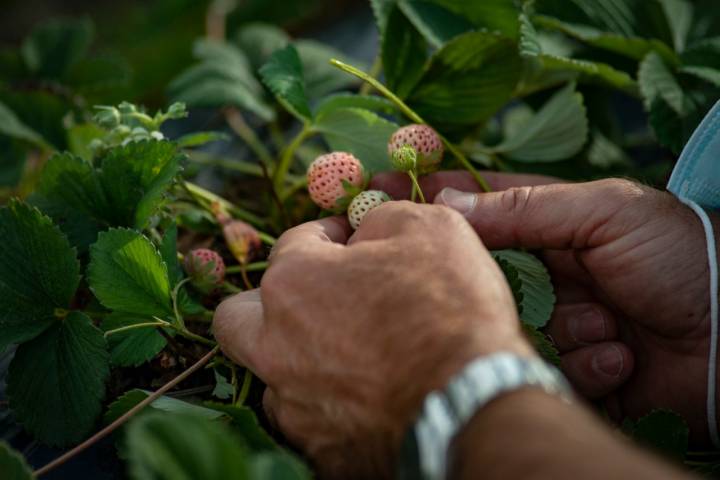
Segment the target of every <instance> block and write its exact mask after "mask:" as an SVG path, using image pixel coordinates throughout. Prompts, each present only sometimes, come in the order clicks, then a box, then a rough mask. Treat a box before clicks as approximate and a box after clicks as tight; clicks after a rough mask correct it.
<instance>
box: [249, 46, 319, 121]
mask: <svg viewBox="0 0 720 480" xmlns="http://www.w3.org/2000/svg"><path fill="white" fill-rule="evenodd" d="M260 75H261V76H262V79H263V82H264V83H265V85H266V86H267V87H268V88H269V89H270V91H271V92H273V94H274V95H275V97H276V98H277V99H278V101H279V102H280V103H281V104H282V105H283V107H285V108H286V109H287V110H288V111H289V112H290V113H292V114H293V115H295V116H296V117H297V118H298V119H299V120H301V121H307V120H310V119H311V118H312V113H311V112H310V105H309V104H308V99H307V95H306V93H305V79H304V75H303V66H302V62H301V61H300V55H299V54H298V51H297V49H296V48H295V47H294V46H292V45H288V46H287V47H285V48H283V49H281V50H278V51H277V52H275V53H273V54H272V56H271V57H270V60H268V62H267V63H266V64H265V65H263V66H262V68H260Z"/></svg>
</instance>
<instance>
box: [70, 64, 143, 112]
mask: <svg viewBox="0 0 720 480" xmlns="http://www.w3.org/2000/svg"><path fill="white" fill-rule="evenodd" d="M131 80H132V70H131V67H130V65H129V64H128V63H127V62H126V61H125V60H124V59H122V58H118V57H114V56H102V57H95V58H86V59H83V60H81V61H80V62H78V63H77V64H76V65H75V66H73V67H72V68H71V69H70V71H69V72H68V73H67V74H66V75H65V78H64V83H66V84H68V85H71V86H72V87H73V89H74V90H75V91H76V92H77V93H80V94H82V95H85V96H92V97H91V98H90V99H89V100H90V101H92V100H94V99H97V100H101V101H103V102H108V98H117V92H116V91H117V90H122V89H123V88H124V87H127V86H128V84H129V83H130V81H131ZM113 90H115V91H113Z"/></svg>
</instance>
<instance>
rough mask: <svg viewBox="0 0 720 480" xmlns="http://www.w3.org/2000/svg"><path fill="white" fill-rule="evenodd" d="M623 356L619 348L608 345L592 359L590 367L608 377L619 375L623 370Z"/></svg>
mask: <svg viewBox="0 0 720 480" xmlns="http://www.w3.org/2000/svg"><path fill="white" fill-rule="evenodd" d="M623 363H624V362H623V356H622V352H620V349H619V348H617V347H616V346H615V345H610V346H609V347H607V348H606V349H605V350H603V351H602V352H600V353H598V354H597V355H595V357H593V359H592V368H593V370H595V371H596V372H597V373H601V374H603V375H607V376H609V377H619V376H620V373H622V370H623Z"/></svg>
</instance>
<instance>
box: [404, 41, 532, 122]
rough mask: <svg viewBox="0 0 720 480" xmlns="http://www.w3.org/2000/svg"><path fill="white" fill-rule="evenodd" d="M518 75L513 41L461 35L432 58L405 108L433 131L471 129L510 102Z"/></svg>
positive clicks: (516, 53) (517, 63) (517, 62)
mask: <svg viewBox="0 0 720 480" xmlns="http://www.w3.org/2000/svg"><path fill="white" fill-rule="evenodd" d="M520 73H521V61H520V56H519V54H518V51H517V46H516V45H515V44H514V43H513V42H512V41H510V40H508V39H507V38H505V37H502V36H500V35H497V34H494V33H489V32H472V33H466V34H464V35H461V36H459V37H456V38H455V39H453V40H452V41H450V42H449V43H447V44H446V45H445V46H444V47H443V48H442V49H441V50H439V51H438V52H437V53H436V54H435V55H434V56H433V58H432V59H431V60H430V63H429V64H428V66H427V71H426V73H425V74H424V75H423V78H422V80H421V82H420V84H419V85H418V86H417V87H416V88H415V89H414V90H413V92H412V94H411V95H410V96H409V98H408V103H409V104H410V107H411V108H413V109H414V110H415V111H416V112H417V113H418V114H419V115H420V116H421V117H423V118H424V119H425V120H426V121H427V122H428V123H430V124H432V125H438V126H444V127H445V128H447V129H451V128H452V127H457V126H468V125H476V124H479V123H482V122H485V121H487V120H488V119H489V118H491V117H492V116H493V115H495V114H496V113H497V111H498V110H499V109H500V108H502V107H503V106H504V105H505V104H506V103H507V102H508V101H510V100H511V99H512V96H513V92H514V91H515V86H516V84H517V82H518V80H519V78H520Z"/></svg>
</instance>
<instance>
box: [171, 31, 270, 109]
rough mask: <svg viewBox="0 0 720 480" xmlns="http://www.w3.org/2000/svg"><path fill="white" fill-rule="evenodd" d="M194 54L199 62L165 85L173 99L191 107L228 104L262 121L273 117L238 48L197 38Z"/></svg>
mask: <svg viewBox="0 0 720 480" xmlns="http://www.w3.org/2000/svg"><path fill="white" fill-rule="evenodd" d="M194 53H195V56H196V57H198V58H199V59H200V60H202V62H201V63H198V64H196V65H193V66H192V67H190V68H189V69H187V70H186V71H184V72H183V73H182V74H180V76H178V77H177V78H175V80H173V81H172V83H171V84H170V86H169V87H168V90H169V93H170V96H171V97H172V98H173V100H174V101H180V102H185V103H186V104H187V105H188V106H191V107H223V106H228V105H232V106H236V107H238V108H241V109H243V110H248V111H250V112H252V113H254V114H255V115H257V116H258V117H260V118H261V119H263V120H265V121H270V120H272V119H273V118H274V112H273V110H272V108H271V107H270V106H269V105H267V104H266V103H265V102H264V101H263V99H262V94H263V90H262V86H261V85H260V83H258V81H257V79H256V78H255V76H254V75H253V73H252V69H251V66H250V62H249V61H248V59H247V58H246V57H245V54H244V53H243V52H242V51H241V50H239V49H238V48H237V47H235V46H233V45H230V44H226V43H220V42H214V41H209V40H199V41H197V42H196V43H195V48H194Z"/></svg>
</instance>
